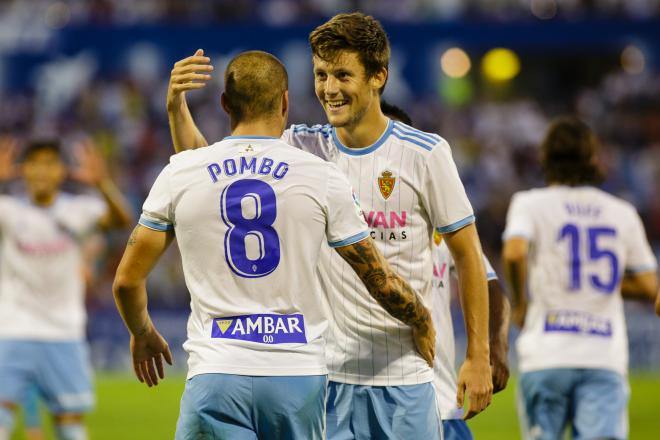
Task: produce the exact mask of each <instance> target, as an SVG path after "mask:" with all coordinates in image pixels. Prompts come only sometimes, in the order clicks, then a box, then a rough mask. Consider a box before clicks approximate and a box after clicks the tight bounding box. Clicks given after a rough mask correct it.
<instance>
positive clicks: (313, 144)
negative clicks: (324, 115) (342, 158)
mask: <svg viewBox="0 0 660 440" xmlns="http://www.w3.org/2000/svg"><path fill="white" fill-rule="evenodd" d="M331 139H332V126H331V125H330V124H325V125H321V124H316V125H312V126H311V127H310V126H307V125H305V124H295V125H292V126H291V127H290V128H288V129H287V130H284V133H283V134H282V137H281V140H282V141H284V142H286V143H287V144H289V145H292V146H294V147H296V148H299V149H301V150H303V151H306V152H308V153H311V154H313V155H314V156H318V157H320V158H321V159H324V160H328V161H332V162H334V161H335V160H336V159H337V156H338V153H337V150H336V148H334V147H333V146H332V143H331V142H330V140H331Z"/></svg>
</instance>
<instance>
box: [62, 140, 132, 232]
mask: <svg viewBox="0 0 660 440" xmlns="http://www.w3.org/2000/svg"><path fill="white" fill-rule="evenodd" d="M75 154H76V159H77V160H78V167H77V168H75V169H73V170H72V171H71V178H73V179H74V180H77V181H78V182H81V183H84V184H86V185H91V186H94V187H96V188H97V189H98V190H99V192H100V193H101V195H102V196H103V198H104V199H105V202H106V204H107V205H108V212H107V213H106V214H105V215H104V216H103V217H101V218H100V219H99V227H100V228H101V229H114V228H128V227H129V226H130V224H131V222H132V221H133V219H132V216H131V211H130V209H129V208H128V202H127V201H126V199H125V198H124V196H123V195H122V194H121V192H120V191H119V189H118V188H117V186H116V185H115V183H114V182H113V181H112V178H111V177H110V173H109V172H108V169H107V167H106V165H105V162H104V160H103V156H102V155H101V153H100V152H99V150H98V149H97V148H96V146H95V145H94V144H93V143H92V142H91V141H89V140H86V141H83V142H81V143H80V144H78V145H76V146H75Z"/></svg>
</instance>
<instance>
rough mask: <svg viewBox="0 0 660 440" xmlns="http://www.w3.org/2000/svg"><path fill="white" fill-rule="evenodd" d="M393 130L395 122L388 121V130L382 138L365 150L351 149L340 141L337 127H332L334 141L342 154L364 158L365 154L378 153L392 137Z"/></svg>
mask: <svg viewBox="0 0 660 440" xmlns="http://www.w3.org/2000/svg"><path fill="white" fill-rule="evenodd" d="M393 128H394V121H392V120H391V119H388V122H387V128H386V129H385V131H384V132H383V134H382V135H380V137H379V138H378V140H377V141H376V142H374V143H373V144H371V145H369V146H368V147H364V148H349V147H347V146H345V145H344V144H342V143H341V141H340V140H339V136H337V129H336V128H335V127H332V139H333V140H334V141H335V145H336V146H337V148H338V149H339V151H341V152H342V153H346V154H349V155H351V156H364V155H365V154H369V153H372V152H374V151H376V150H377V149H378V147H380V146H381V145H383V143H384V142H385V141H386V140H387V138H388V137H390V133H392V129H393Z"/></svg>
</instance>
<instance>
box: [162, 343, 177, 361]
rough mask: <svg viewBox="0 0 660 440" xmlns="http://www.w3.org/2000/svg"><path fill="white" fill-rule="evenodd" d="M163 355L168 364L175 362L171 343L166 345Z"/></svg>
mask: <svg viewBox="0 0 660 440" xmlns="http://www.w3.org/2000/svg"><path fill="white" fill-rule="evenodd" d="M163 357H165V360H166V361H167V363H168V364H170V365H172V364H173V363H174V360H173V359H172V352H171V351H170V346H169V345H166V346H165V350H164V351H163Z"/></svg>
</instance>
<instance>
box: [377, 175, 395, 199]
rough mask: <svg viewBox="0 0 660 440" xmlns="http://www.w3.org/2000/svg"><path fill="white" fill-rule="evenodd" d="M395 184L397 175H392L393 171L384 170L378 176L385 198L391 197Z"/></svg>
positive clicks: (379, 187)
mask: <svg viewBox="0 0 660 440" xmlns="http://www.w3.org/2000/svg"><path fill="white" fill-rule="evenodd" d="M395 184H396V177H392V172H391V171H389V170H385V171H383V173H382V174H381V176H380V177H379V178H378V189H379V190H380V195H382V196H383V198H384V199H385V200H387V199H389V198H390V196H391V195H392V191H394V185H395Z"/></svg>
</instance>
